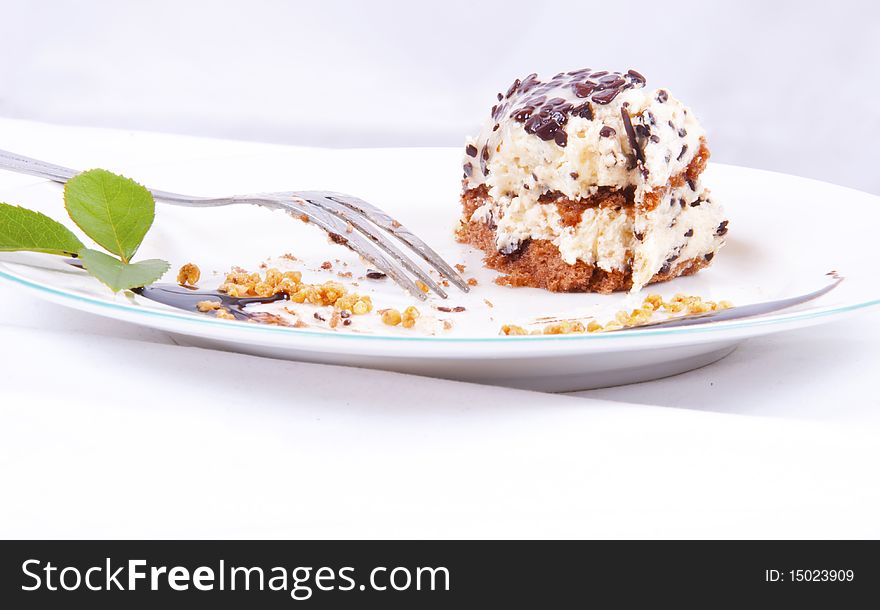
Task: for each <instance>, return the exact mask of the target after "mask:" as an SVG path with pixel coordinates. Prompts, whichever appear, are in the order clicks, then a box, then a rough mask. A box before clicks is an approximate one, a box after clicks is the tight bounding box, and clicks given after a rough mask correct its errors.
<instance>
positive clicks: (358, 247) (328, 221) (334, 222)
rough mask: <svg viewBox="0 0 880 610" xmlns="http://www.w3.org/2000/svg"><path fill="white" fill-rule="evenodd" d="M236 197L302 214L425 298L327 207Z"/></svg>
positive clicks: (411, 283) (413, 293) (280, 200)
mask: <svg viewBox="0 0 880 610" xmlns="http://www.w3.org/2000/svg"><path fill="white" fill-rule="evenodd" d="M239 201H240V202H242V203H244V202H250V203H256V204H258V205H264V206H267V207H277V208H281V209H283V210H285V211H287V212H288V213H290V214H292V215H294V216H296V217H302V216H305V217H306V218H307V219H308V221H309V222H311V223H313V224H315V225H317V226H318V227H320V228H321V229H323V230H324V231H325V232H326V233H327V235H328V236H329V237H330V239H331V240H332V241H333V242H334V243H337V244H340V245H343V246H346V247H347V248H350V249H351V250H353V251H354V252H355V253H357V254H358V255H360V256H362V257H364V258H365V259H367V260H368V261H369V262H370V263H371V264H372V265H374V266H375V267H376V268H377V269H378V270H380V271H382V272H383V273H385V274H386V275H387V276H388V277H390V278H391V279H392V280H394V281H395V282H397V284H399V285H400V286H401V287H402V288H403V289H404V290H406V291H407V292H409V293H410V294H411V295H413V296H414V297H416V298H418V299H420V300H422V301H424V300H426V299H427V298H428V295H426V294H425V293H424V292H422V291H421V290H420V289H419V287H418V286H416V284H415V282H413V281H412V280H411V279H410V278H409V276H407V275H406V274H405V273H402V272H401V271H400V269H399V268H398V267H397V266H396V265H395V264H394V263H392V262H391V261H390V260H388V259H387V258H386V257H385V256H384V255H383V254H382V252H380V251H379V250H378V249H377V248H376V247H375V246H374V245H373V243H372V242H370V241H368V240H367V239H365V238H364V237H363V236H362V235H361V234H360V233H359V232H356V231H354V230H353V229H352V228H351V227H350V226H349V225H348V224H347V223H345V222H343V221H342V220H340V219H339V217H337V216H336V215H334V214H333V213H331V212H330V211H328V210H326V209H324V208H321V207H319V206H317V205H315V204H314V203H312V202H310V201H308V200H306V199H302V198H297V199H294V198H270V199H267V198H265V197H254V198H246V199H245V198H242V199H240V200H239Z"/></svg>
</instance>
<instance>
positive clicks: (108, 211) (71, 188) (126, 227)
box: [64, 169, 156, 263]
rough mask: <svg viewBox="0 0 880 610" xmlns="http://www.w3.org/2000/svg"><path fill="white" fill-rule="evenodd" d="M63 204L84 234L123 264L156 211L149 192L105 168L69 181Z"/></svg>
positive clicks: (138, 242) (145, 230) (134, 249)
mask: <svg viewBox="0 0 880 610" xmlns="http://www.w3.org/2000/svg"><path fill="white" fill-rule="evenodd" d="M64 205H65V207H66V208H67V213H68V214H70V217H71V218H72V219H73V222H75V223H76V224H77V226H78V227H79V228H80V229H82V230H83V232H85V234H86V235H88V236H89V237H91V238H92V239H94V240H95V241H96V242H98V243H99V244H100V245H101V246H103V247H104V249H106V250H107V251H108V252H111V253H113V254H116V255H117V256H119V257H120V258H121V259H122V261H123V262H125V263H127V262H128V261H130V260H131V257H132V256H134V253H135V252H137V249H138V247H139V246H140V245H141V241H142V240H143V239H144V235H146V234H147V231H148V230H149V228H150V225H152V224H153V217H154V216H155V214H156V204H155V202H154V201H153V196H152V195H151V194H150V191H148V190H147V189H146V188H144V187H143V186H141V185H140V184H138V183H137V182H135V181H134V180H129V179H128V178H124V177H122V176H117V175H116V174H114V173H111V172H108V171H107V170H105V169H92V170H89V171H87V172H83V173H81V174H79V175H77V176H74V177H73V178H71V179H70V180H68V181H67V184H65V185H64Z"/></svg>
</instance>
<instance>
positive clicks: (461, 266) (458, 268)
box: [455, 263, 464, 273]
mask: <svg viewBox="0 0 880 610" xmlns="http://www.w3.org/2000/svg"><path fill="white" fill-rule="evenodd" d="M455 268H456V269H457V270H458V272H459V273H464V264H462V263H455Z"/></svg>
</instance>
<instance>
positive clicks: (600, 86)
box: [464, 68, 653, 180]
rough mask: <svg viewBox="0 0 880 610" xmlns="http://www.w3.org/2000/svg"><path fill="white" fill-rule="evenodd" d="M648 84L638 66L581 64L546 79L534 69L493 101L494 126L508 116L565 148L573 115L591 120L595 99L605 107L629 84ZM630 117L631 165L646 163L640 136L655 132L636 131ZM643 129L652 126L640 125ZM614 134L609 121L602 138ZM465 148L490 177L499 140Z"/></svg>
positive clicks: (467, 171) (467, 173)
mask: <svg viewBox="0 0 880 610" xmlns="http://www.w3.org/2000/svg"><path fill="white" fill-rule="evenodd" d="M644 86H645V77H644V76H642V75H641V74H639V73H638V72H636V71H635V70H629V71H627V72H626V73H621V72H609V71H606V70H601V71H593V70H591V69H590V68H582V69H580V70H573V71H571V72H560V73H559V74H557V75H555V76H554V77H553V78H552V79H550V80H549V81H546V82H543V81H541V80H539V79H538V75H537V74H529V75H528V76H527V77H525V78H524V79H522V80H520V79H516V80H515V81H513V84H511V86H510V87H509V88H508V89H507V92H506V93H505V94H503V95H502V94H499V95H498V102H497V103H496V104H495V105H494V106H492V110H491V114H492V117H493V119H494V121H495V126H494V128H493V131H495V130H497V129H498V127H499V124H500V123H501V122H503V121H504V120H505V119H511V120H513V121H515V122H517V123H521V124H522V127H523V129H524V130H525V132H526V133H528V134H531V135H535V136H537V137H539V138H540V139H542V140H544V141H547V142H554V143H555V144H556V145H557V146H560V147H565V146H567V145H568V134H567V133H566V131H565V126H566V125H567V124H568V121H569V118H570V117H572V116H574V117H578V118H582V119H586V120H588V121H592V120H594V117H595V111H594V107H593V104H599V105H600V106H601V105H606V104H610V103H611V102H612V101H614V100H615V99H616V98H617V96H618V95H620V94H621V93H622V92H624V91H626V90H627V89H638V88H642V87H644ZM624 112H625V111H624ZM628 118H629V117H628V116H627V117H626V118H624V125H625V127H626V131H627V137H628V138H629V141H630V145H631V147H632V149H633V159H632V160H631V164H632V165H633V166H635V165H636V163H637V162H641V164H642V166H644V158H645V155H644V151H643V149H642V148H641V147H640V146H639V145H638V144H639V142H638V140H637V136H643V138H644V139H648V138H649V137H650V133H649V132H648V131H645V133H644V134H636V133H633V125H632V121H631V120H627V119H628ZM652 123H653V121H652ZM639 129H647V128H645V127H644V126H642V125H639ZM614 135H615V131H614V130H613V129H612V128H611V127H609V126H606V127H603V128H602V130H601V136H602V137H612V136H614ZM652 140H653V139H652ZM481 145H483V146H482V148H479V147H480V146H481ZM465 152H466V154H467V156H468V157H470V158H472V159H478V160H479V164H480V170H481V172H482V175H483V176H488V175H489V168H488V161H489V157H490V155H491V154H493V153H494V152H495V149H494V144H493V148H492V150H490V149H489V147H488V145H487V142H486V141H485V140H484V141H481V142H475V143H469V144H468V145H467V147H466V148H465ZM465 161H467V159H466V160H465ZM474 165H476V164H474ZM475 169H476V168H475V167H474V166H471V167H467V166H465V168H464V174H465V179H466V180H467V179H468V178H470V177H471V176H472V175H473V174H474V173H476V172H475V171H474V170H475Z"/></svg>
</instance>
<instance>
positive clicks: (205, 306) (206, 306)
mask: <svg viewBox="0 0 880 610" xmlns="http://www.w3.org/2000/svg"><path fill="white" fill-rule="evenodd" d="M222 306H223V305H222V303H220V301H199V302H198V303H196V309H198V310H199V311H201V312H203V313H204V312H208V311H216V310H218V309H220V308H221V307H222Z"/></svg>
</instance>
